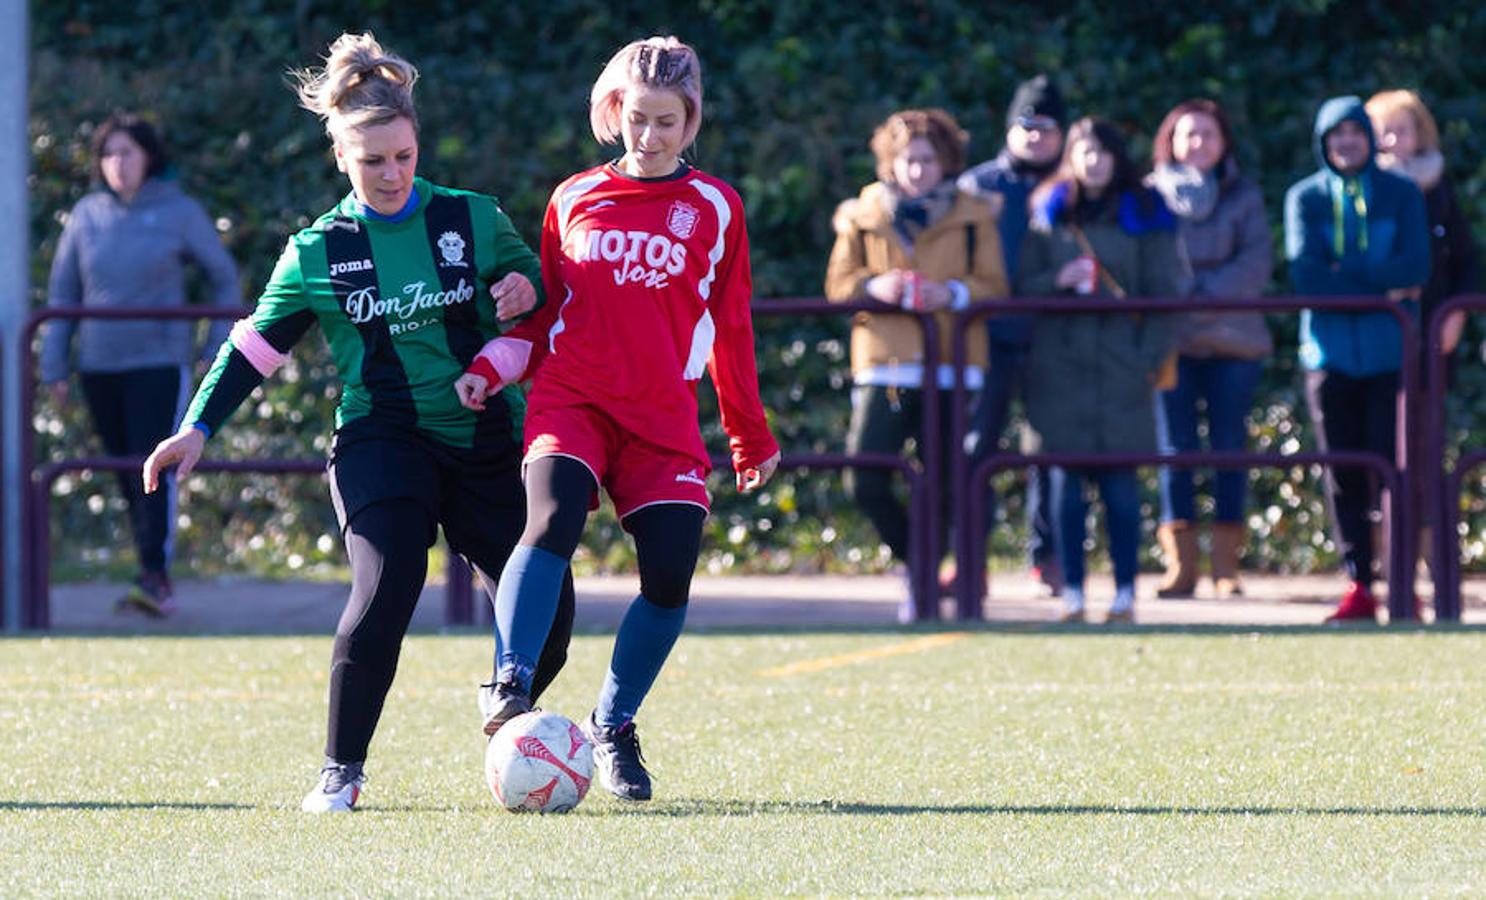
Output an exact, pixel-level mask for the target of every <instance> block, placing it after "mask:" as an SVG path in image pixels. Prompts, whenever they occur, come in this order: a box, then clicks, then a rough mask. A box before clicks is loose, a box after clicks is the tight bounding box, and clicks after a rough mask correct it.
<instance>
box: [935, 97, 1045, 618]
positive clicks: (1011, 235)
mask: <svg viewBox="0 0 1486 900" xmlns="http://www.w3.org/2000/svg"><path fill="white" fill-rule="evenodd" d="M1066 123H1067V108H1066V107H1065V106H1064V103H1063V95H1062V93H1061V92H1060V91H1059V90H1058V86H1057V84H1056V83H1054V82H1053V81H1052V79H1050V78H1049V77H1048V76H1047V75H1038V76H1036V77H1034V78H1030V79H1028V80H1026V81H1024V82H1022V83H1021V84H1019V85H1017V88H1016V92H1015V93H1014V94H1013V95H1012V98H1011V105H1010V106H1009V107H1008V108H1007V110H1006V146H1005V147H1004V148H1003V149H1002V150H1001V153H1000V154H998V155H997V156H996V158H995V159H991V160H987V161H986V162H983V163H981V164H980V165H978V166H975V167H973V168H970V169H967V170H966V171H965V172H963V173H962V174H961V175H960V177H959V179H958V181H957V184H958V185H959V187H960V190H962V191H967V192H969V193H972V194H977V195H980V196H984V197H987V198H993V199H994V200H995V201H996V205H997V207H998V208H999V209H1000V213H1001V215H1000V233H1001V250H1002V253H1003V254H1004V256H1005V264H1006V273H1007V277H1008V278H1009V279H1011V280H1015V278H1016V263H1017V257H1018V255H1019V254H1020V252H1021V246H1022V238H1023V236H1025V235H1026V233H1027V222H1028V209H1027V200H1028V198H1029V197H1031V195H1032V189H1033V188H1035V187H1037V184H1038V182H1040V181H1042V180H1043V179H1044V178H1046V177H1047V176H1049V175H1051V174H1052V173H1053V170H1054V169H1056V168H1057V167H1058V160H1059V159H1061V158H1062V155H1063V126H1064V125H1065V124H1066ZM1033 321H1034V320H1033V317H1032V316H1030V315H1025V314H1015V315H1013V314H1007V315H1000V316H995V317H993V318H991V319H989V320H987V323H986V326H987V332H988V334H989V335H990V341H991V345H990V367H989V369H988V370H987V371H986V382H985V390H984V391H983V392H982V393H981V397H980V403H979V404H977V406H976V410H975V414H974V416H973V417H972V419H971V423H970V430H969V431H968V432H967V434H966V440H965V444H966V446H965V452H966V453H968V454H969V455H970V458H971V461H972V465H973V464H974V463H975V462H978V461H979V460H981V459H984V458H985V457H987V456H989V455H990V454H992V453H994V452H995V450H996V444H997V441H998V440H999V439H1000V436H1001V432H1002V430H1003V429H1004V428H1005V427H1006V419H1007V416H1008V414H1009V412H1010V408H1011V400H1012V398H1013V397H1020V398H1021V399H1022V403H1023V406H1025V405H1026V385H1025V383H1024V377H1025V375H1026V368H1027V352H1028V350H1029V349H1030V347H1031V343H1032V327H1033ZM1026 504H1027V533H1028V540H1027V556H1028V559H1029V561H1030V564H1031V566H1032V569H1033V571H1034V573H1036V575H1037V576H1038V577H1039V578H1040V579H1041V581H1042V582H1043V583H1044V584H1045V585H1046V586H1047V587H1048V588H1049V589H1051V590H1052V591H1053V593H1057V592H1059V591H1060V590H1062V587H1063V569H1062V565H1061V564H1060V563H1059V562H1058V554H1057V552H1056V550H1055V548H1054V545H1053V534H1052V526H1051V524H1050V516H1049V513H1048V507H1049V502H1048V483H1047V479H1046V478H1044V477H1042V473H1041V471H1039V470H1038V468H1037V467H1036V466H1030V467H1028V469H1027V500H1026Z"/></svg>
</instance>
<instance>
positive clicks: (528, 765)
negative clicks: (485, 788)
mask: <svg viewBox="0 0 1486 900" xmlns="http://www.w3.org/2000/svg"><path fill="white" fill-rule="evenodd" d="M592 781H593V744H592V743H591V742H589V740H588V736H587V735H585V734H584V733H583V731H582V729H580V728H579V727H578V726H577V725H574V724H573V722H572V720H571V719H568V718H567V717H565V716H560V715H558V714H557V713H551V712H542V711H541V710H533V711H531V712H529V713H523V714H522V715H519V716H517V717H516V718H514V719H512V720H511V721H509V722H507V723H506V724H504V725H502V726H501V728H500V730H499V731H497V732H496V733H495V737H493V738H491V739H490V743H489V745H488V746H487V747H486V748H485V783H486V784H487V785H489V786H490V793H491V794H493V795H494V796H495V802H497V803H499V804H500V805H502V806H504V807H505V808H506V809H509V810H511V811H512V812H529V811H532V812H544V813H549V812H550V813H557V812H567V811H568V810H570V809H572V808H573V807H575V806H577V805H578V803H579V802H580V801H582V799H583V795H584V794H587V793H588V785H589V784H590V783H592Z"/></svg>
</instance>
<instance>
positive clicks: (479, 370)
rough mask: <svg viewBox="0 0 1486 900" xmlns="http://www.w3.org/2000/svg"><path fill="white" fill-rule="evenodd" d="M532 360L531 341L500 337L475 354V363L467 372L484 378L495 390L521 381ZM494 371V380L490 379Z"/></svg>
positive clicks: (472, 363)
mask: <svg viewBox="0 0 1486 900" xmlns="http://www.w3.org/2000/svg"><path fill="white" fill-rule="evenodd" d="M530 359H531V341H523V340H521V339H520V338H512V337H499V338H496V339H495V340H493V341H490V342H489V343H487V344H486V345H485V346H484V347H482V348H480V352H479V353H477V354H475V359H474V361H473V362H471V363H470V366H469V368H468V369H465V371H466V372H469V373H470V374H472V375H479V376H481V377H483V378H484V379H485V380H486V381H488V382H490V384H491V387H492V389H494V388H496V387H501V386H503V385H507V384H510V383H512V382H514V381H519V380H521V376H522V375H523V374H525V372H526V364H527V362H528V361H529V360H530ZM482 363H483V365H482ZM487 367H488V368H487ZM492 371H493V372H494V374H495V376H496V377H494V378H492V377H490V376H491V372H492Z"/></svg>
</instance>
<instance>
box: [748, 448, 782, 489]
mask: <svg viewBox="0 0 1486 900" xmlns="http://www.w3.org/2000/svg"><path fill="white" fill-rule="evenodd" d="M778 468H779V451H777V450H776V451H774V455H773V456H771V457H769V458H768V459H766V460H764V461H763V462H761V463H759V464H758V465H756V466H753V467H752V468H748V469H744V470H743V471H741V472H739V473H738V492H739V493H742V494H751V493H753V492H754V491H756V490H758V489H759V488H761V487H763V486H764V485H766V484H768V483H769V479H770V478H773V477H774V471H775V470H776V469H778Z"/></svg>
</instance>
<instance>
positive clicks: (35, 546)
mask: <svg viewBox="0 0 1486 900" xmlns="http://www.w3.org/2000/svg"><path fill="white" fill-rule="evenodd" d="M248 312H249V310H246V309H234V308H231V307H210V306H189V307H171V308H163V309H93V308H87V309H83V308H75V309H43V310H38V311H36V312H34V313H32V314H31V317H30V318H29V319H28V320H27V322H26V327H25V330H24V331H23V332H22V333H21V423H22V428H24V429H25V433H24V434H23V435H22V436H21V471H22V472H23V473H26V475H27V477H28V478H29V479H30V489H29V490H28V491H26V496H25V498H24V500H23V506H22V513H21V529H22V531H21V544H22V547H21V556H22V558H23V559H24V560H25V561H26V568H27V571H26V572H25V573H24V575H23V577H22V584H23V586H24V587H23V594H24V596H23V597H22V601H21V622H20V626H21V627H22V628H35V629H45V628H50V627H51V619H52V614H51V489H52V484H53V483H54V482H55V481H56V480H57V478H58V477H59V476H61V475H62V474H63V473H64V472H72V471H78V470H80V469H97V470H101V471H112V472H118V471H128V470H133V471H135V472H138V471H139V470H140V467H141V466H142V465H143V464H144V459H143V457H118V456H109V457H93V458H87V459H72V460H62V461H59V462H55V463H51V464H49V465H47V466H44V467H42V468H41V469H40V470H38V469H37V467H36V445H35V440H36V439H35V435H34V434H33V426H32V424H31V421H32V419H33V418H34V413H35V409H36V371H35V368H36V367H35V360H34V354H33V353H32V352H31V346H32V344H33V343H34V342H35V336H36V331H37V329H38V328H40V327H41V325H42V323H44V322H47V321H50V320H54V319H152V320H153V319H159V320H168V319H193V320H194V319H238V318H242V317H243V316H245V315H247V314H248ZM196 471H198V472H256V473H260V474H323V473H324V471H325V460H323V459H313V460H273V459H244V460H230V461H229V460H210V459H202V461H201V462H200V463H198V464H197V466H196ZM449 560H450V565H449V572H448V582H447V583H448V589H447V592H446V594H445V598H444V605H445V618H446V619H448V620H449V621H451V622H469V621H472V611H471V606H472V604H471V601H470V589H469V583H470V580H469V579H470V576H469V568H468V567H467V566H465V565H464V562H463V561H462V560H460V559H459V556H458V555H457V554H454V553H450V554H449ZM461 588H462V590H461Z"/></svg>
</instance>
